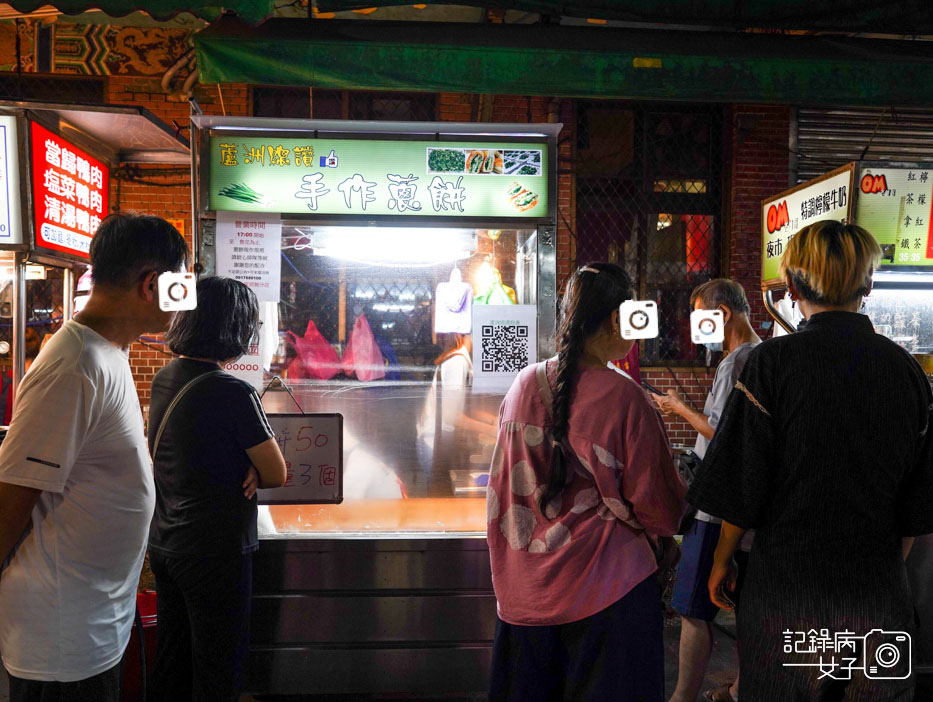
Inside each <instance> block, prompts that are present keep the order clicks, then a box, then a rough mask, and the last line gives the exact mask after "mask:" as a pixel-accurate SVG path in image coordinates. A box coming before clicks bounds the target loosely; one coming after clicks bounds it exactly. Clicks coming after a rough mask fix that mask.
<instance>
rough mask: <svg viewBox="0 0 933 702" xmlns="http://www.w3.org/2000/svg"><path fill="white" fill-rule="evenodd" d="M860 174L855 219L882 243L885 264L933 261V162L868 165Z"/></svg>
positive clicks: (883, 263)
mask: <svg viewBox="0 0 933 702" xmlns="http://www.w3.org/2000/svg"><path fill="white" fill-rule="evenodd" d="M858 178H859V179H858V204H857V206H856V210H855V223H856V224H858V225H859V226H860V227H864V228H865V229H867V230H868V231H869V232H871V233H872V235H874V237H875V239H876V240H877V241H878V243H879V244H880V245H881V252H882V258H881V265H882V266H930V265H933V166H929V167H918V168H875V167H867V166H866V167H863V168H862V169H861V171H860V172H859V176H858Z"/></svg>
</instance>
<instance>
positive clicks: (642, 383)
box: [641, 380, 664, 395]
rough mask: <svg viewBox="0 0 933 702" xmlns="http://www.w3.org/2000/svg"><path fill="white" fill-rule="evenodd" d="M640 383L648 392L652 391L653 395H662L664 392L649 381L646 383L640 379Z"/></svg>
mask: <svg viewBox="0 0 933 702" xmlns="http://www.w3.org/2000/svg"><path fill="white" fill-rule="evenodd" d="M641 385H642V387H643V388H644V389H645V390H647V391H648V392H653V393H654V394H655V395H663V394H664V393H663V392H661V391H660V390H658V389H657V388H656V387H655V386H654V385H652V384H651V383H646V382H645V381H644V380H643V381H641Z"/></svg>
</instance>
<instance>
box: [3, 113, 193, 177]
mask: <svg viewBox="0 0 933 702" xmlns="http://www.w3.org/2000/svg"><path fill="white" fill-rule="evenodd" d="M0 109H6V110H26V111H28V112H34V113H38V114H40V115H43V116H44V117H45V119H46V120H47V121H49V122H51V123H52V126H57V128H58V129H59V131H60V132H61V133H62V136H64V137H65V138H67V139H72V140H75V141H76V143H79V145H83V146H85V147H87V148H88V149H89V150H91V151H93V152H95V153H96V154H99V155H100V156H101V157H103V159H104V160H105V161H109V162H110V164H111V165H113V166H119V165H121V164H124V163H151V164H174V165H188V164H190V162H191V150H190V147H189V144H188V140H187V139H186V138H185V137H183V136H181V134H179V133H178V132H177V130H175V129H173V128H172V127H170V126H169V125H168V124H166V123H165V122H163V121H162V120H161V119H159V118H158V117H157V116H156V115H154V114H153V113H152V112H150V111H149V110H147V109H146V108H144V107H139V106H137V105H73V104H60V103H51V102H33V101H19V100H0Z"/></svg>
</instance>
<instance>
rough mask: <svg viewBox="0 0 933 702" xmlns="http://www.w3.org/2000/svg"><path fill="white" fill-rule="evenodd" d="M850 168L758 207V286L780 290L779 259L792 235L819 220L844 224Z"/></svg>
mask: <svg viewBox="0 0 933 702" xmlns="http://www.w3.org/2000/svg"><path fill="white" fill-rule="evenodd" d="M854 170H855V169H854V166H853V164H848V165H846V166H843V167H842V168H837V169H836V170H834V171H830V172H829V173H826V174H825V175H822V176H820V177H819V178H814V179H813V180H809V181H807V182H806V183H801V184H800V185H798V186H796V187H794V188H791V189H790V190H785V191H784V192H783V193H780V194H778V195H775V196H774V197H769V198H767V199H766V200H763V201H762V203H761V284H762V287H763V288H775V287H783V281H781V278H780V275H779V272H778V271H779V266H780V263H781V257H782V256H783V255H784V249H785V248H787V243H788V242H789V241H790V240H791V239H792V238H793V236H794V234H796V233H797V232H798V231H800V230H801V229H803V228H804V227H806V226H808V225H810V224H813V223H814V222H817V221H819V220H821V219H834V220H837V221H839V222H846V221H848V219H849V216H850V212H851V208H852V200H853V194H852V190H853V185H852V174H853V172H854Z"/></svg>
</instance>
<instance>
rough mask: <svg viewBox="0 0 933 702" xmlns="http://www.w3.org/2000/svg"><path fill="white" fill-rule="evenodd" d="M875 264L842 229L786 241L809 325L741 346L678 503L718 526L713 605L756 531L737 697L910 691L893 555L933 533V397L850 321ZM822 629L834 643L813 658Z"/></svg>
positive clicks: (895, 696)
mask: <svg viewBox="0 0 933 702" xmlns="http://www.w3.org/2000/svg"><path fill="white" fill-rule="evenodd" d="M880 255H881V251H880V248H879V247H878V244H877V243H876V242H875V240H874V238H873V237H872V236H871V234H869V233H868V232H867V231H865V230H864V229H861V228H859V227H856V226H852V225H848V226H847V225H842V224H839V223H838V222H832V221H821V222H817V223H815V224H813V225H810V226H809V227H805V228H804V229H802V230H801V231H800V232H798V233H797V234H796V235H795V236H794V237H793V239H791V241H790V244H789V245H788V247H787V250H786V251H785V253H784V257H783V258H782V260H781V273H782V275H783V276H784V277H785V279H786V281H787V283H788V286H789V289H790V292H791V295H792V296H793V297H794V298H795V299H797V300H798V302H799V305H800V309H801V311H802V312H803V313H804V315H805V316H806V317H807V320H808V321H807V325H806V328H805V330H804V331H802V332H799V333H796V334H791V335H789V336H784V337H780V338H777V339H772V340H769V341H765V342H764V343H762V344H760V345H759V346H758V347H756V348H755V349H754V350H753V351H752V352H751V354H750V355H749V357H748V361H747V362H746V364H745V369H744V371H743V372H742V374H741V376H740V378H739V382H738V384H737V385H736V389H735V390H733V391H732V394H731V396H730V397H729V400H728V402H727V403H726V408H725V411H724V413H723V417H722V419H721V420H720V424H719V427H718V429H717V432H716V435H715V437H714V438H713V442H712V444H711V446H710V447H709V449H708V451H707V453H706V458H705V460H704V463H703V465H702V467H701V469H700V471H699V473H698V475H697V478H696V480H695V481H694V483H693V484H692V486H691V489H690V492H689V494H688V499H689V500H691V501H692V502H693V503H695V504H696V505H697V506H698V507H699V508H700V509H703V510H706V511H707V512H709V513H711V514H714V515H716V516H719V517H722V519H723V520H724V521H723V525H722V534H721V536H720V539H719V544H718V546H717V549H716V555H715V558H714V565H713V571H712V574H711V576H710V581H709V588H710V595H711V597H712V598H713V600H714V601H715V602H716V603H717V604H718V605H719V606H720V607H727V606H728V603H727V601H726V600H725V597H724V593H723V588H726V589H731V588H732V586H733V584H734V575H735V574H734V565H733V562H732V554H733V552H734V551H735V548H736V546H737V545H738V542H739V540H740V538H741V536H742V534H743V533H744V531H745V530H746V529H755V530H756V537H755V542H754V545H753V546H752V550H751V553H750V554H749V560H748V572H747V576H746V580H745V585H744V589H743V591H742V603H741V606H740V607H739V608H738V611H737V620H738V634H739V637H738V638H739V640H740V641H741V642H742V655H741V660H740V667H741V676H742V691H741V694H742V697H743V698H744V697H748V698H749V699H752V700H755V701H756V702H778V701H781V702H783V701H784V700H788V701H789V700H794V701H795V702H797V701H801V700H823V699H842V697H843V694H845V696H846V699H858V700H872V701H873V702H882V701H884V700H910V699H912V696H913V681H914V678H913V676H910V667H909V666H910V655H909V650H908V647H909V644H910V642H909V640H908V638H907V636H906V635H909V634H910V632H911V630H912V628H913V612H912V606H911V600H910V592H909V588H908V583H907V576H906V570H905V566H904V560H903V558H904V556H903V553H904V552H906V550H907V548H909V544H910V537H913V536H917V535H920V534H927V533H931V532H933V509H930V505H931V504H933V440H931V439H933V431H931V427H930V424H931V411H933V396H931V392H930V385H929V383H928V381H927V379H926V377H925V375H924V373H923V371H922V369H921V368H920V366H919V365H918V364H917V362H916V361H915V360H914V359H913V358H912V357H911V356H910V355H909V354H908V353H907V352H906V351H905V350H904V349H902V348H900V347H899V346H897V345H896V344H894V343H893V342H891V341H889V340H888V339H886V338H884V337H883V336H881V335H879V334H876V333H875V332H874V330H873V328H872V325H871V322H870V321H869V319H868V318H867V317H865V316H864V315H861V314H858V309H859V305H860V303H861V300H862V297H863V296H865V295H867V294H868V293H869V291H870V289H871V276H872V271H873V267H874V266H875V265H876V264H877V263H878V261H879V260H880ZM823 630H826V634H827V637H828V638H829V640H830V643H829V645H828V646H824V645H823V643H821V642H820V641H816V642H815V648H816V651H815V652H811V651H813V649H814V644H813V643H811V641H810V639H811V638H817V639H821V640H822V639H823V638H825V637H823V635H822V632H823ZM843 640H846V641H850V642H851V643H850V644H848V645H845V646H843V645H842V641H843ZM840 648H841V650H840ZM821 657H822V659H823V663H824V667H825V664H827V663H828V662H829V661H830V660H832V659H833V658H834V659H835V662H836V664H837V667H836V668H835V669H834V670H832V672H831V674H824V671H823V670H822V669H821V667H820V662H821V661H820V659H821ZM844 659H849V660H850V661H851V662H849V663H845V662H844ZM908 676H909V677H908Z"/></svg>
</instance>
